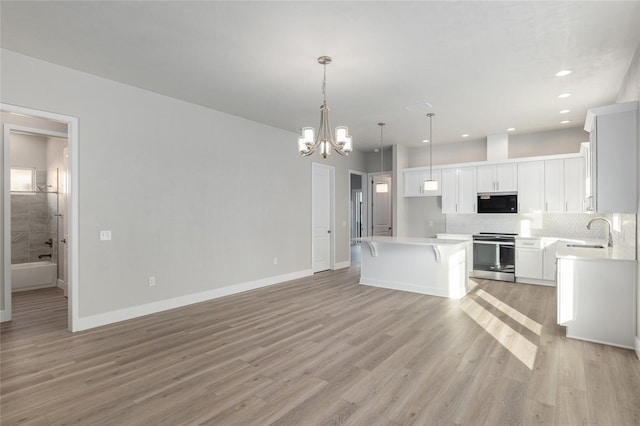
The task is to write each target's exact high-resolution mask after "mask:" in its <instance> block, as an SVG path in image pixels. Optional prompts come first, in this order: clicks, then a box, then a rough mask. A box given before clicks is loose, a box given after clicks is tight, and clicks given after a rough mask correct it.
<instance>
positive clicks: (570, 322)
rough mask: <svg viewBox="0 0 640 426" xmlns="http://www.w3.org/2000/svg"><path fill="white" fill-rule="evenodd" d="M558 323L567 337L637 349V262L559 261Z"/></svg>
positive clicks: (563, 259)
mask: <svg viewBox="0 0 640 426" xmlns="http://www.w3.org/2000/svg"><path fill="white" fill-rule="evenodd" d="M557 294H558V305H557V309H558V319H557V322H558V324H561V325H565V326H566V327H567V337H571V338H573V339H581V340H587V341H590V342H597V343H604V344H609V345H613V346H621V347H623V348H629V349H633V348H634V344H635V342H634V340H635V334H636V333H635V325H636V261H635V260H629V261H625V260H605V259H595V260H591V259H581V258H564V257H560V258H558V292H557Z"/></svg>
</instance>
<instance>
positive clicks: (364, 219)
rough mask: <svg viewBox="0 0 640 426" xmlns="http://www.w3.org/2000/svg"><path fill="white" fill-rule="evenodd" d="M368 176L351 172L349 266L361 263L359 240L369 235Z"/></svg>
mask: <svg viewBox="0 0 640 426" xmlns="http://www.w3.org/2000/svg"><path fill="white" fill-rule="evenodd" d="M367 188H368V185H367V174H366V173H362V172H357V171H353V170H349V193H350V198H349V238H350V241H351V243H350V247H351V249H350V250H349V255H350V258H349V264H350V265H357V264H359V263H360V242H359V241H358V238H362V237H366V236H367V235H369V228H368V225H367V224H368V223H369V221H368V211H369V209H368V208H367V206H368V202H369V196H368V191H367Z"/></svg>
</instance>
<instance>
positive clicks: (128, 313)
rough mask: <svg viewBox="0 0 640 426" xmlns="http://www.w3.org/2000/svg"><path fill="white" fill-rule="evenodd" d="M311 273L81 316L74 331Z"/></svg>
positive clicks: (306, 274) (253, 282) (285, 275)
mask: <svg viewBox="0 0 640 426" xmlns="http://www.w3.org/2000/svg"><path fill="white" fill-rule="evenodd" d="M310 275H313V272H312V271H311V269H307V270H303V271H298V272H292V273H289V274H284V275H277V276H275V277H268V278H262V279H259V280H255V281H249V282H246V283H241V284H235V285H230V286H227V287H222V288H216V289H213V290H207V291H203V292H200V293H195V294H188V295H185V296H179V297H174V298H172V299H166V300H160V301H157V302H152V303H147V304H144V305H139V306H132V307H130V308H125V309H118V310H117V311H110V312H105V313H102V314H97V315H91V316H88V317H80V318H78V321H77V324H74V332H75V331H82V330H88V329H90V328H95V327H100V326H103V325H107V324H113V323H115V322H120V321H125V320H128V319H132V318H137V317H141V316H144V315H149V314H155V313H158V312H162V311H166V310H169V309H175V308H180V307H182V306H187V305H192V304H194V303H199V302H206V301H207V300H212V299H217V298H219V297H224V296H229V295H232V294H236V293H242V292H244V291H249V290H254V289H257V288H260V287H267V286H270V285H274V284H278V283H281V282H285V281H290V280H295V279H298V278H303V277H308V276H310ZM76 325H77V327H76Z"/></svg>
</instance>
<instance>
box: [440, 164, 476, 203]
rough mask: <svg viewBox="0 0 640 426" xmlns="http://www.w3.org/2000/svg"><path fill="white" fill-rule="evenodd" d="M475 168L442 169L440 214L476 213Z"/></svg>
mask: <svg viewBox="0 0 640 426" xmlns="http://www.w3.org/2000/svg"><path fill="white" fill-rule="evenodd" d="M477 194H478V190H477V189H476V168H475V167H459V168H450V169H442V213H444V214H450V213H476V211H477V209H476V202H477Z"/></svg>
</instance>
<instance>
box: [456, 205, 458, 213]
mask: <svg viewBox="0 0 640 426" xmlns="http://www.w3.org/2000/svg"><path fill="white" fill-rule="evenodd" d="M456 213H458V203H456Z"/></svg>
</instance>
